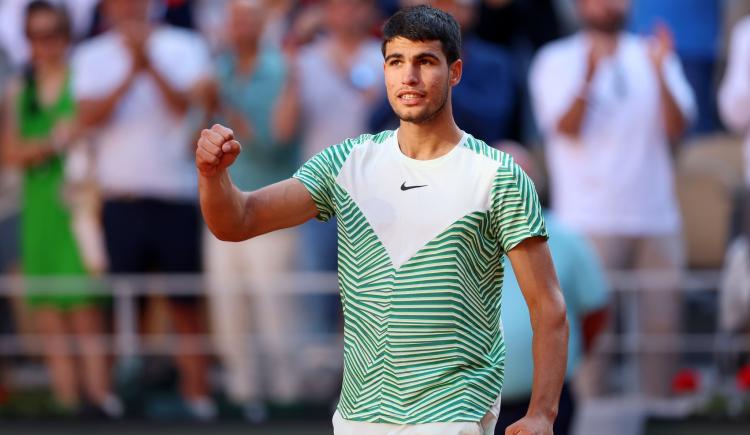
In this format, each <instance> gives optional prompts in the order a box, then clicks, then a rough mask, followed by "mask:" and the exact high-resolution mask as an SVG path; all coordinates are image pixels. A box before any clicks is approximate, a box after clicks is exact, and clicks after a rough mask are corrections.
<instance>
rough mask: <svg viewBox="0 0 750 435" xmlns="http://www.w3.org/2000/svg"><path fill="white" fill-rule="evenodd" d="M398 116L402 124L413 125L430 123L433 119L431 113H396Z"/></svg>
mask: <svg viewBox="0 0 750 435" xmlns="http://www.w3.org/2000/svg"><path fill="white" fill-rule="evenodd" d="M396 116H398V119H400V120H401V121H402V122H409V123H412V124H422V123H424V122H427V121H429V120H430V119H431V118H432V115H431V114H429V113H425V112H423V113H398V112H396Z"/></svg>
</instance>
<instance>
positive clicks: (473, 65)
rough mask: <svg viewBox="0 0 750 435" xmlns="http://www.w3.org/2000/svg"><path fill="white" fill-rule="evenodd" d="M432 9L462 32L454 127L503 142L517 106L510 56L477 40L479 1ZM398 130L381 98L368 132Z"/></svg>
mask: <svg viewBox="0 0 750 435" xmlns="http://www.w3.org/2000/svg"><path fill="white" fill-rule="evenodd" d="M408 3H409V5H416V4H420V3H424V2H422V1H420V0H418V1H409V2H408ZM431 5H432V6H433V7H436V8H438V9H442V10H444V11H446V12H448V13H449V14H451V15H453V17H454V18H455V19H456V21H458V24H459V25H461V30H462V31H463V34H462V38H463V40H462V43H463V49H462V53H461V58H462V59H463V61H464V70H463V75H462V77H461V83H459V84H458V85H457V86H456V87H454V88H453V95H452V98H453V116H454V117H455V119H456V124H458V125H460V126H461V128H462V129H463V130H465V131H466V132H467V133H469V134H471V135H473V136H474V137H477V138H479V139H482V140H484V141H486V142H488V143H492V142H496V141H498V140H501V139H506V138H507V137H508V136H509V134H510V129H511V121H512V119H513V114H514V113H513V112H514V109H515V106H516V80H515V75H514V69H513V61H512V59H511V57H510V55H509V54H508V53H506V52H505V50H503V49H501V48H499V47H495V46H493V45H491V44H489V43H487V42H484V41H482V40H480V39H479V38H478V37H477V36H476V35H475V34H474V32H473V31H472V28H473V25H474V22H475V20H476V14H477V10H478V7H479V1H478V0H436V1H433V2H431ZM397 126H398V118H397V117H396V116H395V114H394V113H393V110H392V109H391V106H390V104H389V103H388V99H386V98H383V100H382V102H381V104H380V105H379V106H378V108H377V109H376V110H375V112H374V113H373V114H372V116H371V117H370V130H371V131H381V130H385V129H388V128H395V127H397Z"/></svg>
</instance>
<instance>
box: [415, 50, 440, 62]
mask: <svg viewBox="0 0 750 435" xmlns="http://www.w3.org/2000/svg"><path fill="white" fill-rule="evenodd" d="M414 58H415V59H418V60H419V59H424V58H431V59H435V60H438V61H439V60H440V57H439V56H438V55H437V54H435V53H433V52H431V51H425V52H423V53H419V54H418V55H416V56H414Z"/></svg>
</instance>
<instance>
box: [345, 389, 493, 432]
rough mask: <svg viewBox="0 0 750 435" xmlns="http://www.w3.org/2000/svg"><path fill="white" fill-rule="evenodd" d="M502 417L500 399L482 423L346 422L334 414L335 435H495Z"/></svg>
mask: <svg viewBox="0 0 750 435" xmlns="http://www.w3.org/2000/svg"><path fill="white" fill-rule="evenodd" d="M499 415H500V397H498V398H497V401H495V403H494V404H493V405H492V408H490V410H489V411H487V414H485V416H484V418H482V420H481V421H476V422H456V423H422V424H388V423H367V422H364V421H352V420H346V419H344V417H342V416H341V414H339V412H338V411H336V412H335V413H334V414H333V434H334V435H493V434H494V433H495V425H496V424H497V418H498V416H499Z"/></svg>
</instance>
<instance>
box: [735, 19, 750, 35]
mask: <svg viewBox="0 0 750 435" xmlns="http://www.w3.org/2000/svg"><path fill="white" fill-rule="evenodd" d="M732 38H733V39H735V40H736V39H741V40H743V41H744V40H748V39H750V15H748V16H746V17H745V18H743V19H741V20H739V21H738V22H737V24H735V25H734V28H733V29H732Z"/></svg>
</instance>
